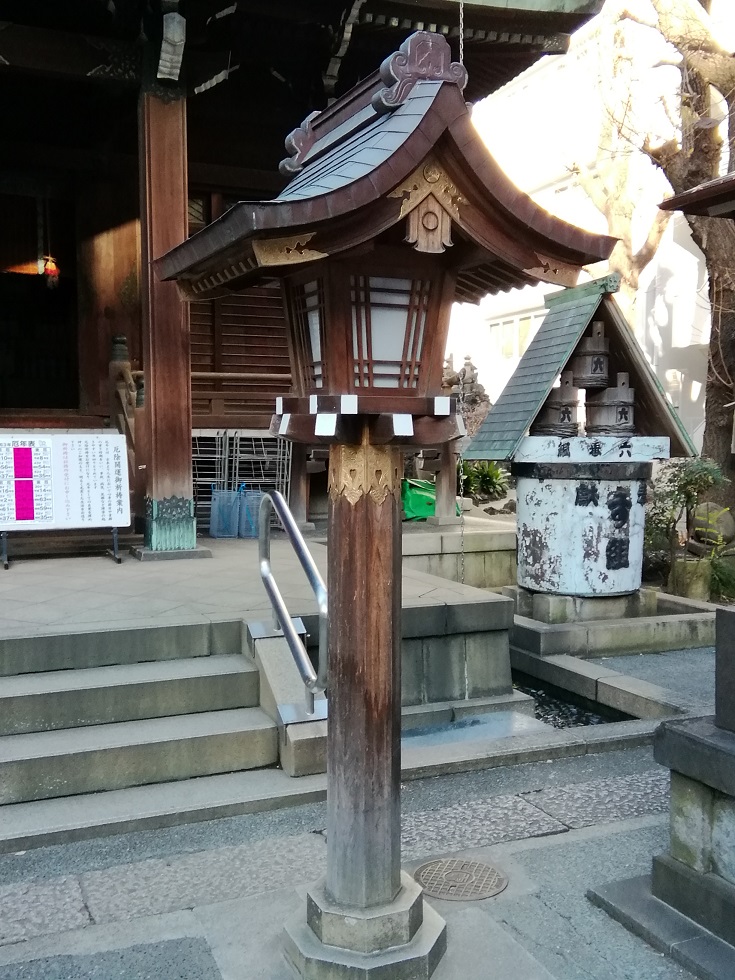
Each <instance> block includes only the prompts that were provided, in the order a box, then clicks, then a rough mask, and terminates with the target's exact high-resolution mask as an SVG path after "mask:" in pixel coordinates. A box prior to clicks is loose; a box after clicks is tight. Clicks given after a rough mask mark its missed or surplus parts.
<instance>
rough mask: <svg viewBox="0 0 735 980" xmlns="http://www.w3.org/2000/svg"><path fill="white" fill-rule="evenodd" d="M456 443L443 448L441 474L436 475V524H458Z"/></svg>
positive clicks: (449, 443)
mask: <svg viewBox="0 0 735 980" xmlns="http://www.w3.org/2000/svg"><path fill="white" fill-rule="evenodd" d="M456 445H457V443H456V442H445V443H444V444H443V445H442V447H441V456H440V457H439V459H440V467H439V472H438V473H437V474H436V507H435V509H434V520H433V521H432V523H434V524H456V523H457V522H458V520H459V518H458V517H457V453H456V451H455V448H454V447H455V446H456Z"/></svg>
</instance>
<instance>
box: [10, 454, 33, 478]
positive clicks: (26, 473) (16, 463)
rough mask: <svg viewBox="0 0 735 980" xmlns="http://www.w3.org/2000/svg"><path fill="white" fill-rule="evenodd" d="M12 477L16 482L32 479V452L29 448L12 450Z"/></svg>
mask: <svg viewBox="0 0 735 980" xmlns="http://www.w3.org/2000/svg"><path fill="white" fill-rule="evenodd" d="M13 475H14V476H15V479H16V480H32V479H33V450H32V449H31V448H30V446H15V447H14V448H13Z"/></svg>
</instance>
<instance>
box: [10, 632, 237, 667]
mask: <svg viewBox="0 0 735 980" xmlns="http://www.w3.org/2000/svg"><path fill="white" fill-rule="evenodd" d="M242 649H243V646H242V622H241V621H240V620H227V621H224V622H213V623H187V624H183V625H177V626H149V627H131V628H130V629H121V630H105V631H102V632H100V631H97V630H94V631H89V632H70V633H53V634H48V635H43V634H39V635H33V636H16V637H3V638H0V677H9V676H13V675H15V674H31V673H42V672H45V671H56V670H69V669H70V668H72V669H80V670H81V669H86V668H88V667H108V666H112V665H116V664H134V663H144V662H147V661H152V660H176V659H179V658H189V657H208V656H209V655H210V654H228V653H240V652H241V651H242Z"/></svg>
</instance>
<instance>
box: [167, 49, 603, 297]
mask: <svg viewBox="0 0 735 980" xmlns="http://www.w3.org/2000/svg"><path fill="white" fill-rule="evenodd" d="M465 81H466V72H465V70H464V68H463V67H462V66H461V65H460V64H458V63H456V62H455V63H452V62H451V52H450V48H449V45H448V44H447V42H446V40H445V39H444V38H443V37H442V36H441V35H438V34H431V33H428V32H425V31H419V32H417V33H415V34H413V35H411V37H409V38H408V39H407V40H406V41H405V42H404V43H403V44H402V45H401V48H400V50H399V51H398V52H396V53H395V54H393V55H391V56H390V57H389V58H387V59H386V60H385V61H384V62H383V64H382V66H381V68H380V70H379V71H377V72H375V73H374V74H373V75H371V76H370V77H369V78H367V79H365V80H364V81H363V82H361V83H360V84H358V85H357V86H355V87H354V88H353V89H351V90H350V91H349V92H347V93H346V94H345V95H343V96H342V97H341V98H340V99H338V100H337V101H336V102H334V103H333V104H332V105H331V106H330V107H329V108H328V109H325V110H324V111H322V112H319V113H313V114H312V115H311V116H309V117H308V118H307V119H306V120H305V121H304V122H303V123H302V125H301V126H300V127H299V128H298V129H296V130H294V131H293V132H292V133H291V134H290V135H289V136H288V138H287V140H286V147H287V150H288V153H289V156H288V157H287V158H286V159H285V160H284V161H283V162H282V164H281V172H282V173H284V174H285V175H287V176H290V177H291V180H290V182H289V183H288V185H287V186H286V188H285V189H284V190H283V191H282V192H281V194H280V195H279V196H278V197H277V198H276V199H275V200H270V201H248V202H244V201H243V202H240V203H238V204H236V205H235V206H234V207H233V208H231V209H230V210H229V211H228V212H226V213H225V214H224V215H223V216H222V217H221V218H219V219H218V220H217V221H215V222H213V223H212V224H211V225H209V226H208V227H207V228H205V229H203V230H202V231H200V232H199V233H198V234H196V235H194V236H193V237H192V238H190V239H188V240H187V241H185V242H183V243H182V244H181V245H179V246H177V247H176V248H175V249H173V250H172V251H170V252H169V253H168V254H166V255H165V256H163V257H162V258H160V259H159V260H158V262H157V268H158V273H159V275H160V276H161V278H163V279H175V280H177V281H178V283H179V286H180V288H181V290H182V292H183V293H184V295H185V296H187V297H188V298H190V299H193V298H205V297H213V296H217V295H220V294H222V293H226V292H232V291H236V290H238V289H241V288H244V287H245V286H247V285H252V284H253V283H256V282H259V281H263V280H264V279H273V278H279V277H282V276H284V275H286V274H288V273H291V272H293V271H295V270H296V269H297V268H298V267H307V266H309V265H310V264H312V263H314V262H316V261H318V260H320V259H324V258H326V257H328V256H337V257H339V256H347V255H349V254H350V253H352V254H355V253H356V252H358V251H359V250H361V249H362V250H364V249H365V248H366V247H370V244H371V243H374V242H375V241H376V240H377V239H378V238H379V236H384V235H385V233H386V232H389V230H390V229H391V228H393V226H402V225H403V224H405V223H406V222H407V221H408V224H409V233H408V240H409V241H413V242H414V244H415V247H416V248H418V250H419V251H429V252H432V251H433V252H437V251H444V250H445V248H447V247H448V246H449V245H453V248H452V250H451V254H450V256H449V263H448V264H449V265H453V266H454V268H455V269H456V270H457V287H456V298H457V299H458V300H464V301H470V302H478V301H479V300H480V299H481V298H482V297H483V296H484V295H486V294H487V293H492V292H498V291H499V290H505V289H510V288H512V287H518V286H523V285H526V284H529V283H537V282H540V281H543V282H552V283H557V284H560V285H572V284H574V283H575V282H576V280H577V276H578V273H579V269H580V267H581V266H583V265H587V264H589V263H594V262H598V261H600V260H602V259H605V258H607V257H608V256H609V254H610V252H611V251H612V248H613V245H614V239H611V238H608V237H607V236H603V235H595V234H592V233H590V232H587V231H583V230H581V229H579V228H576V227H574V226H573V225H570V224H567V223H566V222H564V221H561V220H560V219H558V218H555V217H553V216H552V215H550V214H549V213H548V212H547V211H545V210H544V209H543V208H541V207H539V206H538V205H537V204H535V203H534V202H533V201H532V200H531V199H530V198H529V197H528V196H526V195H525V194H523V193H522V192H521V191H519V190H518V188H517V187H515V185H514V184H513V183H512V182H511V181H510V180H509V179H508V177H507V176H506V175H505V174H504V173H503V171H502V170H501V169H500V167H499V166H498V164H497V163H496V162H495V160H494V159H493V157H492V156H491V154H490V153H489V152H488V150H487V148H486V147H485V145H484V143H483V142H482V140H481V138H480V136H479V134H478V132H477V130H476V129H475V127H474V126H473V124H472V121H471V118H470V110H469V108H468V106H467V105H466V103H465V101H464V98H463V95H462V89H463V87H464V84H465ZM429 212H430V213H429ZM430 226H432V227H430ZM412 234H413V235H414V236H415V237H414V238H412V237H411V235H412Z"/></svg>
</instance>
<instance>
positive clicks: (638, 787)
mask: <svg viewBox="0 0 735 980" xmlns="http://www.w3.org/2000/svg"><path fill="white" fill-rule="evenodd" d="M667 792H668V791H667V775H666V773H665V772H664V771H663V770H661V768H660V767H658V766H657V765H656V764H655V763H654V762H653V760H652V757H651V754H650V751H649V750H647V749H645V750H644V749H637V750H632V751H628V752H614V753H605V754H601V755H597V756H587V757H584V758H576V759H569V760H561V761H557V762H555V763H553V764H545V763H538V764H533V765H526V766H517V767H509V768H505V769H495V770H491V771H486V772H481V773H468V774H461V775H454V776H441V777H436V778H433V779H427V780H419V781H416V782H411V783H408V784H406V785H405V786H404V789H403V812H404V818H403V861H404V866H405V867H406V868H407V869H408V870H414V869H415V868H416V867H417V866H418V865H419V864H421V863H422V862H424V861H425V860H428V859H431V858H434V857H438V856H447V855H452V856H463V857H471V858H473V859H479V860H484V861H488V862H490V863H493V864H495V865H496V866H497V867H498V868H499V869H500V870H502V871H503V872H504V873H505V874H507V875H508V877H509V885H508V887H507V889H506V890H505V891H504V892H502V893H501V894H500V895H499V896H497V897H496V898H492V899H488V900H485V901H482V902H474V903H454V902H446V901H443V902H442V901H439V900H432V902H431V904H432V905H433V906H434V907H435V908H436V909H437V911H439V913H440V914H441V915H442V916H444V917H445V918H446V920H447V922H448V940H449V947H448V953H447V955H446V957H445V959H444V960H443V962H442V963H441V964H440V966H439V968H438V970H437V972H436V974H435V977H436V980H460V978H461V980H480V978H489V977H491V976H492V977H499V978H500V977H505V976H511V972H510V971H512V972H513V973H514V975H515V976H516V977H518V978H519V980H536V978H539V980H542V978H550V977H553V978H556V980H623V978H625V980H634V978H635V980H679V978H681V980H683V978H686V977H688V976H689V974H688V973H687V972H686V971H684V970H682V969H681V968H680V967H678V966H676V965H675V964H674V963H672V962H671V961H668V960H666V959H664V958H663V957H661V956H660V955H659V954H657V953H655V952H654V951H653V950H652V949H650V948H649V947H648V946H646V944H645V943H643V942H642V941H641V940H639V939H636V938H635V937H633V936H631V935H630V934H628V933H627V932H626V931H625V930H624V929H623V928H622V927H621V926H619V925H617V924H616V923H614V922H613V921H612V920H611V919H609V918H608V916H607V915H606V914H605V913H604V912H602V911H600V910H599V909H597V908H594V907H593V906H592V905H590V904H589V902H588V901H587V900H586V899H585V897H584V895H585V891H586V889H587V888H589V887H590V886H594V885H599V884H603V883H605V882H607V881H610V880H614V879H617V878H622V877H629V876H631V875H635V874H643V873H646V872H647V871H648V870H649V868H650V862H651V857H652V855H653V854H655V853H657V852H660V851H663V850H664V849H665V847H666V839H667V817H666V809H667ZM324 825H325V807H324V805H323V804H313V805H309V806H301V807H295V808H293V809H290V810H282V811H278V812H275V813H265V814H253V815H247V816H241V817H234V818H230V819H226V820H221V821H213V822H211V823H206V824H198V825H194V826H188V827H178V828H172V829H166V830H160V831H150V832H145V833H138V834H130V835H125V836H120V837H112V838H107V839H102V840H96V841H89V842H83V843H75V844H68V845H62V846H59V847H52V848H44V849H40V850H36V851H29V852H26V853H21V854H16V855H8V856H6V857H3V858H0V980H76V978H80V980H81V978H83V980H113V978H114V980H146V978H157V980H158V978H160V980H174V978H176V980H178V978H181V980H199V978H201V980H276V978H284V980H285V978H286V977H288V976H289V974H288V970H287V968H286V966H285V964H284V963H283V961H282V958H281V952H280V938H279V937H280V930H281V926H282V923H283V922H284V921H286V920H287V919H288V918H290V917H291V916H292V915H299V914H301V913H302V912H303V906H304V894H305V888H306V886H307V884H308V883H309V882H310V881H312V880H314V879H315V878H318V877H319V876H320V875H322V874H323V872H324V866H325V857H326V845H325V839H324ZM524 964H525V965H524ZM506 970H507V971H508V972H506Z"/></svg>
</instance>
